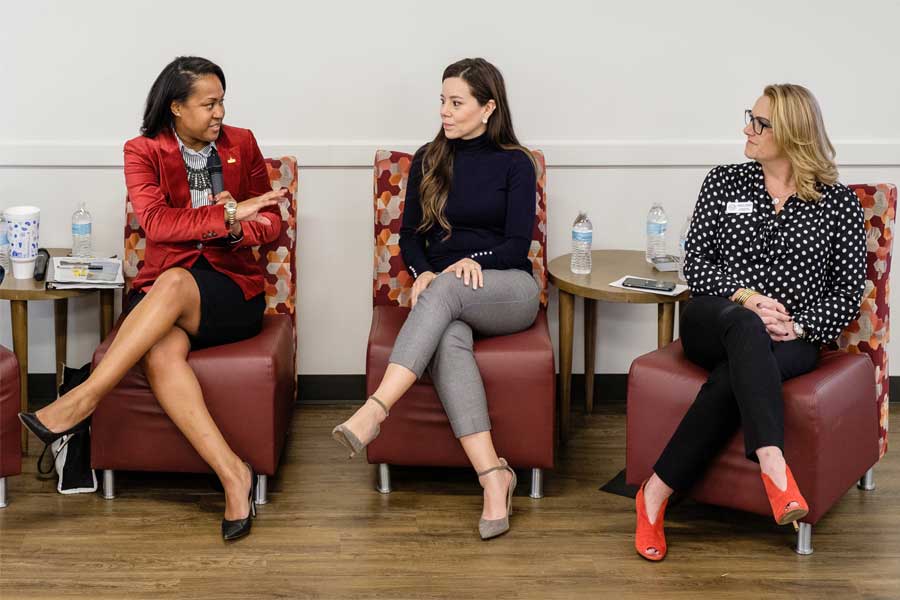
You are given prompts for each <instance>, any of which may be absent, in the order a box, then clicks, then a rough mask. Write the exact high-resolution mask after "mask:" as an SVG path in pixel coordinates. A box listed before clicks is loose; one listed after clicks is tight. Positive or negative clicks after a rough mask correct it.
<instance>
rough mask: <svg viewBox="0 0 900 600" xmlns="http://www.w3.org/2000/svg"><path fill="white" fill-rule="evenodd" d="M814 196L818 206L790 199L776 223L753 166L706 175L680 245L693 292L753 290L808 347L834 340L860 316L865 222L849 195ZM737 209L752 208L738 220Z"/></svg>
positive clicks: (835, 188) (832, 189) (841, 190)
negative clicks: (779, 309) (796, 328)
mask: <svg viewBox="0 0 900 600" xmlns="http://www.w3.org/2000/svg"><path fill="white" fill-rule="evenodd" d="M819 191H821V192H822V197H821V198H820V199H819V200H818V201H805V200H801V199H800V198H798V197H797V196H792V197H791V198H789V199H788V200H787V202H786V203H785V205H784V208H783V209H782V210H781V212H780V213H778V214H777V215H776V214H775V209H774V206H773V204H772V198H771V197H770V196H769V194H768V192H767V191H766V188H765V183H764V179H763V171H762V166H761V165H760V164H759V163H757V162H749V163H743V164H738V165H725V166H720V167H716V168H715V169H713V170H712V171H710V173H709V175H707V177H706V180H705V181H704V182H703V187H702V188H701V190H700V197H699V199H698V200H697V205H696V207H695V208H694V216H693V218H692V220H691V228H690V232H689V234H688V237H687V240H686V244H685V250H686V256H685V264H684V276H685V279H687V282H688V285H689V286H690V288H691V292H692V293H693V294H694V295H714V296H724V297H730V296H732V295H733V294H734V292H735V291H737V290H738V289H739V288H742V287H744V288H752V289H754V290H756V291H758V292H760V293H762V294H765V295H766V296H769V297H771V298H774V299H775V300H778V301H779V302H781V303H782V304H784V306H785V308H787V310H788V312H789V313H790V314H791V316H792V317H793V318H794V321H796V322H797V323H799V324H800V325H801V326H802V327H803V330H804V332H805V334H806V337H807V339H809V340H810V341H814V342H821V343H826V342H830V341H832V340H834V339H835V338H837V336H838V335H840V333H841V332H842V331H843V330H844V328H845V327H847V325H848V324H849V323H850V321H852V320H853V319H854V318H856V316H857V315H858V314H859V306H860V302H861V300H862V294H863V290H864V288H865V274H866V235H865V221H864V216H863V210H862V206H861V205H860V203H859V200H858V199H857V197H856V195H855V194H854V193H853V192H851V191H850V190H849V189H848V188H847V187H845V186H843V185H841V184H835V185H822V186H821V187H820V190H819ZM737 202H743V203H747V202H751V203H752V212H736V211H735V210H734V209H735V208H736V205H735V204H732V205H731V210H728V206H729V203H737ZM743 206H747V205H746V204H745V205H743Z"/></svg>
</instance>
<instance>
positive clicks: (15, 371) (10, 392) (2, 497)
mask: <svg viewBox="0 0 900 600" xmlns="http://www.w3.org/2000/svg"><path fill="white" fill-rule="evenodd" d="M20 410H21V406H20V405H19V361H18V360H16V355H15V354H13V353H12V351H11V350H9V349H8V348H4V347H3V346H0V508H6V504H7V495H6V478H7V477H9V476H12V475H18V474H19V473H21V472H22V430H21V429H20V427H21V424H20V423H19V417H18V416H17V415H18V413H19V411H20Z"/></svg>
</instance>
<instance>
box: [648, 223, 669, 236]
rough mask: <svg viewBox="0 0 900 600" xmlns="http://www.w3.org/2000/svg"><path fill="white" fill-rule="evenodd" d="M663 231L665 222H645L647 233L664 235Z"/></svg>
mask: <svg viewBox="0 0 900 600" xmlns="http://www.w3.org/2000/svg"><path fill="white" fill-rule="evenodd" d="M665 233H666V224H665V223H647V235H664V234H665Z"/></svg>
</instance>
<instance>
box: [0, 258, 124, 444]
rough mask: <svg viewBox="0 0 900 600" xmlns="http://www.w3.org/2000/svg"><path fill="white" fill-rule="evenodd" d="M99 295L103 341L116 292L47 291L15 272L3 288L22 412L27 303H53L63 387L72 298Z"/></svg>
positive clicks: (25, 387) (25, 391)
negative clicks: (8, 309)
mask: <svg viewBox="0 0 900 600" xmlns="http://www.w3.org/2000/svg"><path fill="white" fill-rule="evenodd" d="M47 251H48V252H49V253H50V256H67V255H68V254H69V249H68V248H47ZM98 291H99V292H100V340H101V341H102V340H103V339H104V338H105V337H106V336H107V335H108V334H109V332H110V331H111V330H112V326H113V302H114V299H115V290H90V289H85V290H48V289H47V286H46V285H45V283H44V282H43V281H35V280H34V279H15V278H13V276H12V269H10V270H9V271H7V273H6V277H4V278H3V283H2V284H0V300H9V304H10V315H11V317H12V338H13V352H14V353H15V354H16V358H17V359H18V361H19V393H20V397H21V406H22V411H23V412H25V411H27V410H28V303H29V302H32V301H38V300H53V327H54V331H55V333H56V384H57V386H58V385H59V384H60V383H61V379H62V365H63V363H64V362H65V361H66V331H67V329H68V315H69V298H75V297H78V296H87V295H88V294H94V293H97V292H98ZM22 451H23V453H27V452H28V435H27V431H26V430H25V428H24V427H23V428H22Z"/></svg>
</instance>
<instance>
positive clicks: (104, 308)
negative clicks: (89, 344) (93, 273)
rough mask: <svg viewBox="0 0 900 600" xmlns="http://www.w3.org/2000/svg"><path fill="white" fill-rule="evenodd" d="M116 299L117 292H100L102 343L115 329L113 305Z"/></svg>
mask: <svg viewBox="0 0 900 600" xmlns="http://www.w3.org/2000/svg"><path fill="white" fill-rule="evenodd" d="M115 299H116V292H115V290H100V343H101V344H102V343H103V340H105V339H106V336H108V335H109V332H110V331H112V328H113V304H114V302H115Z"/></svg>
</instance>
